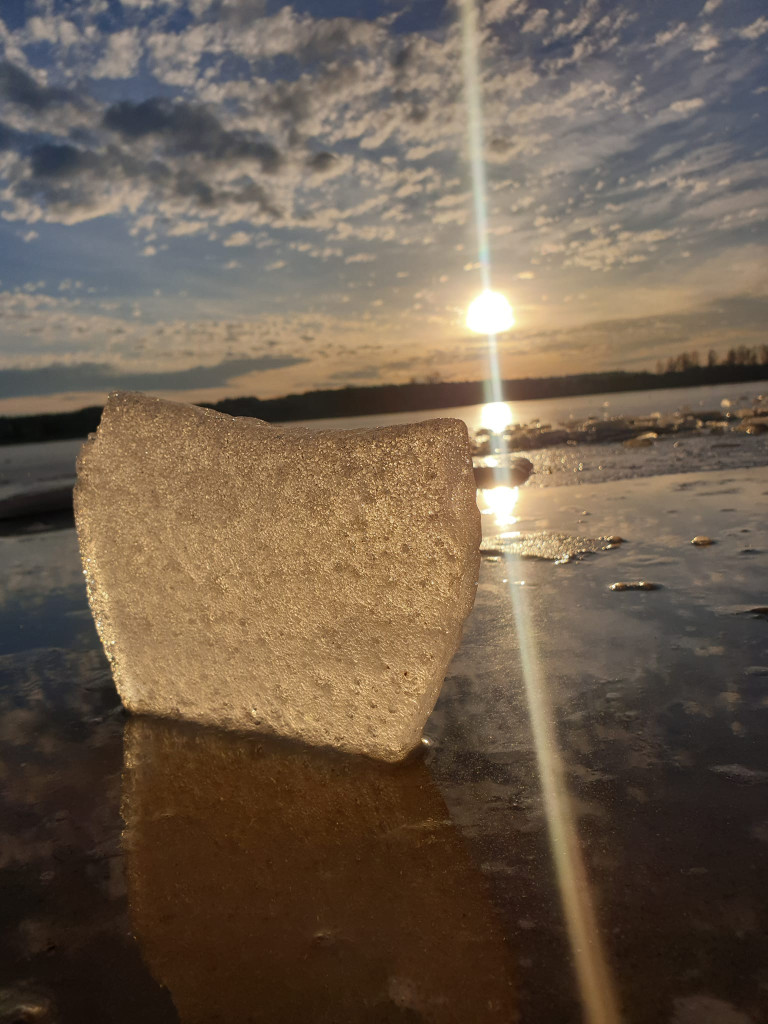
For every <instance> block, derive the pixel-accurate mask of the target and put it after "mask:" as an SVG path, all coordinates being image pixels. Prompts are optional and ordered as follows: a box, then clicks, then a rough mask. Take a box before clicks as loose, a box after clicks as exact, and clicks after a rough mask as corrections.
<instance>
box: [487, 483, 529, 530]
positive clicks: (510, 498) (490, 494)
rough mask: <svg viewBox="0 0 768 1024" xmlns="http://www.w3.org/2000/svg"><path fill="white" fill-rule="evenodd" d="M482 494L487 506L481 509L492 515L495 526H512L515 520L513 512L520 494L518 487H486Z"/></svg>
mask: <svg viewBox="0 0 768 1024" xmlns="http://www.w3.org/2000/svg"><path fill="white" fill-rule="evenodd" d="M482 495H483V501H484V502H485V504H486V506H487V508H485V509H484V510H483V511H484V512H486V513H489V514H491V515H492V516H493V517H494V519H495V520H496V525H497V526H512V524H513V523H516V522H517V516H515V515H513V513H514V511H515V506H516V505H517V499H518V497H519V496H520V488H519V487H488V488H486V489H485V490H484V491H483V492H482Z"/></svg>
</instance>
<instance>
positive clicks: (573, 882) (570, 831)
mask: <svg viewBox="0 0 768 1024" xmlns="http://www.w3.org/2000/svg"><path fill="white" fill-rule="evenodd" d="M459 8H460V11H461V31H462V68H463V73H464V95H465V101H466V107H467V121H468V143H469V162H470V169H471V175H472V192H473V196H474V210H475V225H476V230H477V249H478V259H479V261H480V270H481V275H482V283H483V290H484V291H487V290H490V287H491V256H490V247H489V244H488V237H489V236H488V214H487V203H486V196H487V189H486V179H485V161H484V156H483V113H482V99H481V79H480V70H479V61H478V52H479V41H480V33H479V29H478V20H477V7H476V0H459ZM488 361H489V378H488V384H487V387H486V402H502V400H503V395H502V389H501V373H500V370H499V358H498V346H497V342H496V335H495V334H493V333H489V334H488ZM511 575H512V574H511V573H510V576H511ZM515 589H516V588H513V587H511V586H510V599H511V602H512V608H513V613H514V618H515V625H516V628H517V635H518V641H519V645H520V661H521V668H522V673H523V679H524V683H525V693H526V699H527V703H528V713H529V716H530V721H531V730H532V733H533V740H534V744H535V747H536V758H537V763H538V769H539V776H540V780H541V790H542V798H543V801H544V809H545V812H546V816H547V827H548V830H549V839H550V845H551V849H552V856H553V859H554V863H555V869H556V874H557V880H558V886H559V889H560V898H561V900H562V904H563V912H564V916H565V922H566V926H567V929H568V937H569V941H570V944H571V950H572V953H573V958H574V965H575V969H576V976H577V979H578V984H579V991H580V994H581V1000H582V1004H583V1010H584V1019H585V1021H586V1022H587V1024H620V1021H621V1015H620V1012H619V1007H618V1002H617V999H616V995H615V989H614V984H613V979H612V977H611V974H610V971H609V968H608V964H607V960H606V957H605V953H604V950H603V946H602V941H601V937H600V930H599V927H598V922H597V915H596V913H595V908H594V902H593V899H592V891H591V888H590V883H589V878H588V875H587V871H586V867H585V864H584V859H583V857H582V852H581V846H580V843H579V836H578V830H577V828H576V823H575V821H574V818H573V813H572V809H571V802H570V799H569V796H568V790H567V787H566V779H565V773H564V770H563V763H562V759H561V756H560V751H559V748H558V743H557V736H556V731H555V725H554V721H555V719H554V715H553V712H552V708H551V705H550V701H549V695H548V692H547V688H546V680H545V679H544V677H543V674H542V672H541V668H540V665H539V659H538V654H537V650H536V642H535V636H534V632H533V629H532V624H531V621H530V609H529V607H528V605H527V603H526V601H525V599H524V598H523V597H522V594H521V592H522V588H517V589H518V590H519V591H520V592H518V593H515Z"/></svg>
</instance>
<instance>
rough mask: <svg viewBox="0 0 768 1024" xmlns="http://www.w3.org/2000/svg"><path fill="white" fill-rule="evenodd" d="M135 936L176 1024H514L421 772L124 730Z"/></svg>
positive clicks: (498, 958)
mask: <svg viewBox="0 0 768 1024" xmlns="http://www.w3.org/2000/svg"><path fill="white" fill-rule="evenodd" d="M125 751H126V753H125V758H126V762H125V772H124V775H123V806H122V812H123V817H124V819H125V823H126V830H125V833H124V845H125V850H126V870H127V881H128V893H129V901H130V908H131V923H132V929H133V931H134V933H135V934H136V936H137V938H138V940H139V944H140V946H141V950H142V953H143V956H144V959H145V961H146V963H147V966H148V967H149V969H150V971H151V972H152V974H153V975H154V976H155V978H156V980H157V981H159V982H161V983H162V984H163V985H165V986H166V987H167V988H168V989H169V991H170V993H171V997H172V998H173V1001H174V1003H175V1005H176V1008H177V1010H178V1012H179V1017H180V1019H181V1021H182V1024H210V1022H211V1021H231V1022H238V1024H240V1022H245V1021H252V1022H262V1021H263V1022H264V1024H305V1022H307V1024H309V1022H311V1024H371V1022H379V1024H384V1022H392V1024H395V1022H406V1021H414V1022H415V1021H422V1022H429V1024H490V1022H493V1021H498V1022H503V1024H513V1022H514V1021H515V1020H516V1019H517V1013H516V1000H515V992H514V987H513V977H514V973H513V967H512V962H511V961H512V957H511V955H510V951H509V949H508V947H507V946H506V943H505V940H504V938H503V936H502V934H501V931H500V928H499V926H498V924H497V922H496V920H495V917H494V913H493V910H492V908H491V906H490V903H489V899H488V893H487V891H486V884H485V880H484V879H483V877H482V876H481V875H480V873H479V871H478V870H477V868H476V867H475V866H474V864H473V863H472V862H471V860H470V858H469V856H468V854H467V851H466V849H465V847H464V845H463V842H462V840H461V839H460V837H459V836H458V834H457V833H456V831H455V830H454V828H453V826H452V825H451V822H450V820H449V818H448V812H447V810H446V808H445V805H444V804H443V802H442V800H441V798H440V795H439V793H438V792H437V790H436V788H435V786H434V784H433V783H432V781H431V779H430V776H429V773H428V772H427V770H426V768H425V767H424V765H423V763H421V762H419V761H416V762H410V763H408V764H405V765H398V766H390V765H383V764H376V763H375V762H373V761H370V760H367V759H365V758H353V757H350V756H349V755H344V754H339V753H336V752H334V751H324V750H317V749H314V750H313V749H311V748H308V747H302V746H299V745H297V744H294V743H291V742H288V741H285V740H280V739H276V738H273V737H260V738H258V739H257V738H256V737H245V736H238V735H236V734H233V733H219V732H216V731H215V730H209V729H201V728H200V727H199V726H195V725H191V724H188V723H184V722H172V721H161V720H159V719H153V718H149V717H146V718H145V717H139V718H134V719H132V720H131V721H130V722H129V723H128V732H127V736H126V748H125Z"/></svg>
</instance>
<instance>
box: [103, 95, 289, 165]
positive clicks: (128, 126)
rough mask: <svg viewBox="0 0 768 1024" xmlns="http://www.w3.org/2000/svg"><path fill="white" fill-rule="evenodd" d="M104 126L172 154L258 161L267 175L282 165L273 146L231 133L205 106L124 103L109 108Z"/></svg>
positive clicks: (158, 101)
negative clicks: (148, 139)
mask: <svg viewBox="0 0 768 1024" xmlns="http://www.w3.org/2000/svg"><path fill="white" fill-rule="evenodd" d="M104 124H105V126H106V127H107V128H109V129H111V130H112V131H114V132H117V133H118V134H120V135H121V136H122V137H123V138H125V139H141V138H144V137H145V136H148V135H154V136H157V137H159V138H160V139H161V141H162V142H163V143H164V144H165V145H166V146H167V148H168V149H169V150H170V151H171V152H176V153H182V154H190V153H194V154H197V155H200V156H203V157H204V158H205V159H206V160H211V161H221V160H255V161H256V162H257V163H258V164H259V166H260V167H261V170H262V171H264V172H265V173H274V172H275V171H277V170H278V168H279V167H280V164H281V162H282V159H281V156H280V153H279V152H278V151H277V149H276V148H275V147H274V146H273V145H272V143H271V142H269V141H268V140H266V139H264V138H263V137H261V136H259V135H254V134H249V133H246V132H241V131H227V130H226V129H225V128H223V127H222V124H221V122H220V121H219V120H218V118H217V117H215V115H214V114H212V113H211V111H210V110H208V109H207V108H206V107H204V106H200V105H197V104H191V103H184V102H180V101H177V102H172V101H171V100H168V99H165V98H164V97H153V98H152V99H148V100H143V101H142V102H141V103H133V102H131V101H130V100H123V101H122V102H121V103H115V104H113V106H111V107H109V108H108V109H107V110H106V112H105V114H104Z"/></svg>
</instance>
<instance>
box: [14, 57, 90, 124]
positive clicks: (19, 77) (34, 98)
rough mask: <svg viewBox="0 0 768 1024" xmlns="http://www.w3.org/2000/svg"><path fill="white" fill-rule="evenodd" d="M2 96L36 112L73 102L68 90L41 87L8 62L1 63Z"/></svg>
mask: <svg viewBox="0 0 768 1024" xmlns="http://www.w3.org/2000/svg"><path fill="white" fill-rule="evenodd" d="M0 96H1V97H2V98H3V99H5V100H7V101H8V102H9V103H14V104H17V105H18V106H20V107H26V108H27V109H29V110H31V111H35V112H39V111H43V110H47V109H48V108H50V107H52V106H57V105H60V104H62V103H69V102H71V100H72V95H71V93H70V92H69V91H68V90H66V89H60V88H49V87H48V86H45V85H40V84H39V83H38V82H37V81H36V80H35V79H34V78H33V77H32V75H30V74H29V73H28V72H26V71H24V70H23V69H22V68H20V67H18V66H17V65H15V64H12V63H11V62H10V61H8V60H3V61H0Z"/></svg>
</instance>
